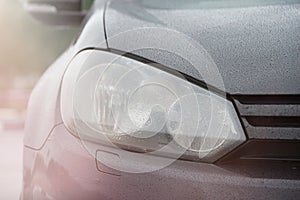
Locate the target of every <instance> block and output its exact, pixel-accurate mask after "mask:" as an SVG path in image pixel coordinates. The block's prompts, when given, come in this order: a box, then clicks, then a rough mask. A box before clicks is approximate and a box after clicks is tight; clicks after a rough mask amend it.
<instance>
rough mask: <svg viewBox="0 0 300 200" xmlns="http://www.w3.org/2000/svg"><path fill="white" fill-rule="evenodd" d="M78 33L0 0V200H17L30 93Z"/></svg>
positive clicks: (11, 0) (15, 0) (12, 0)
mask: <svg viewBox="0 0 300 200" xmlns="http://www.w3.org/2000/svg"><path fill="white" fill-rule="evenodd" d="M77 31H78V29H75V28H72V29H62V28H54V27H47V26H45V25H42V24H39V23H38V22H36V21H34V19H32V18H31V17H30V16H29V15H28V14H27V13H26V12H25V11H24V10H23V8H22V2H21V0H0V158H1V159H0V187H1V191H5V192H0V199H7V200H10V199H18V198H19V194H20V191H21V180H22V146H23V141H22V140H23V128H24V120H25V116H26V106H27V101H28V98H29V96H30V92H31V90H32V88H33V87H34V85H35V83H36V82H37V81H38V79H39V78H40V76H41V75H42V74H43V72H44V71H45V70H46V69H47V67H49V65H51V63H52V62H53V61H54V60H55V59H56V58H57V57H58V56H59V55H60V54H61V53H62V52H63V51H64V50H65V49H66V48H67V47H68V46H69V45H70V43H71V42H72V39H73V38H74V36H75V35H76V33H77Z"/></svg>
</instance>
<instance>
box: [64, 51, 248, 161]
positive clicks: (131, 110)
mask: <svg viewBox="0 0 300 200" xmlns="http://www.w3.org/2000/svg"><path fill="white" fill-rule="evenodd" d="M61 111H62V118H63V121H64V124H65V125H66V127H67V128H68V129H69V130H70V131H71V132H72V133H73V134H74V135H76V136H78V137H80V138H81V139H82V140H88V141H92V142H94V143H99V144H102V145H110V146H111V145H113V146H115V147H117V148H121V149H125V150H128V151H134V152H141V153H147V152H152V153H153V152H154V154H157V155H158V156H165V157H176V156H178V155H179V156H180V158H184V159H189V160H200V161H206V162H213V161H215V160H216V159H218V158H220V157H221V156H223V155H225V154H226V153H228V152H229V151H231V150H232V149H233V148H235V147H236V146H237V145H239V144H241V143H242V142H243V141H245V135H244V132H243V130H242V128H241V125H240V122H239V119H238V117H237V114H236V112H235V110H234V107H233V105H232V103H231V102H230V101H228V100H227V99H226V98H224V97H222V96H219V95H217V94H214V93H212V92H210V91H208V90H207V89H204V88H202V87H200V86H197V85H195V84H192V83H190V82H188V81H187V80H185V79H184V77H183V76H182V75H181V74H179V73H176V72H174V71H171V70H169V71H168V72H166V71H165V70H161V69H158V68H156V67H153V66H150V65H148V64H144V63H142V62H139V61H136V60H133V59H130V58H127V57H123V56H119V55H115V54H112V53H109V52H105V51H96V50H87V51H83V52H81V53H79V54H78V55H77V56H76V57H75V58H74V59H73V60H72V62H71V63H70V65H69V67H68V69H67V71H66V73H65V76H64V79H63V83H62V91H61ZM178 152H180V153H178Z"/></svg>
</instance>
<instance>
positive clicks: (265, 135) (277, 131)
mask: <svg viewBox="0 0 300 200" xmlns="http://www.w3.org/2000/svg"><path fill="white" fill-rule="evenodd" d="M272 99H274V101H272ZM234 102H235V104H236V107H237V109H238V111H239V113H240V116H241V118H242V123H243V124H244V126H245V129H246V132H247V134H248V137H249V138H250V139H293V140H294V139H297V140H300V95H292V96H287V95H284V96H280V95H279V96H275V95H272V96H258V95H255V96H235V97H234Z"/></svg>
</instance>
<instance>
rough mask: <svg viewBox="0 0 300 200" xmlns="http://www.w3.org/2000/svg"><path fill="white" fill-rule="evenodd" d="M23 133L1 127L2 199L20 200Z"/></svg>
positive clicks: (0, 192) (0, 175)
mask: <svg viewBox="0 0 300 200" xmlns="http://www.w3.org/2000/svg"><path fill="white" fill-rule="evenodd" d="M22 148H23V131H22V130H21V129H19V130H1V127H0V187H1V189H0V199H3V200H17V199H19V195H20V191H21V185H22V151H23V149H22Z"/></svg>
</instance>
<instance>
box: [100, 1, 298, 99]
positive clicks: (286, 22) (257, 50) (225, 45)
mask: <svg viewBox="0 0 300 200" xmlns="http://www.w3.org/2000/svg"><path fill="white" fill-rule="evenodd" d="M171 2H173V3H171ZM182 2H185V3H184V4H182ZM212 2H214V3H212ZM222 2H223V1H222ZM228 2H229V3H227V4H226V3H225V4H224V3H221V2H218V1H210V2H209V1H190V0H188V1H178V0H175V1H167V0H163V1H138V0H137V1H112V2H110V3H109V4H108V6H107V8H106V13H105V18H104V19H105V20H104V22H105V27H106V35H107V43H108V46H109V48H112V49H117V50H121V51H124V52H132V53H133V54H136V55H138V56H141V57H144V58H147V59H150V60H153V61H155V62H158V63H161V64H163V65H165V66H167V67H169V68H173V69H176V70H178V71H181V72H183V73H185V74H187V75H189V76H192V77H194V78H196V79H199V80H204V81H205V77H204V76H203V74H205V73H202V71H201V69H200V71H199V69H198V68H197V69H195V67H194V66H193V63H192V62H190V61H191V60H193V59H194V57H195V56H196V57H198V58H201V59H203V58H207V57H209V59H210V60H212V61H213V62H214V64H215V65H214V66H215V67H217V72H218V73H219V74H220V76H221V78H222V81H223V82H224V88H221V87H220V86H219V85H218V83H217V81H216V82H214V81H213V80H212V81H210V82H209V84H211V85H212V86H215V87H217V88H219V89H222V90H225V92H227V93H229V94H247V95H253V94H255V95H257V94H259V95H260V94H262V95H269V94H270V95H271V94H300V5H299V4H298V3H295V2H292V1H291V2H288V1H283V2H280V1H278V0H277V1H275V0H274V2H273V1H267V3H264V4H262V5H259V4H260V3H258V2H259V1H257V2H256V1H254V3H253V1H252V3H251V2H250V1H249V2H248V3H247V1H246V2H242V4H241V3H239V4H238V3H236V2H235V1H228ZM284 2H285V3H284ZM286 2H288V3H286ZM153 28H160V31H154V32H153V33H151V31H150V33H151V34H149V30H150V29H153ZM163 30H166V31H167V32H168V31H170V30H171V31H174V32H177V33H182V34H183V35H185V36H186V38H189V39H190V41H193V42H197V43H198V45H199V49H200V51H192V52H189V50H190V49H191V48H190V47H189V46H188V45H187V44H186V43H184V42H182V41H181V39H182V38H180V37H179V38H178V40H173V41H168V44H169V45H165V44H163V43H164V40H165V39H166V38H167V37H168V36H167V35H166V34H165V33H164V31H163ZM182 40H184V39H182ZM149 41H150V43H151V42H152V43H153V44H155V45H153V46H151V44H150V43H149ZM160 44H161V45H162V46H161V47H159V45H160ZM174 44H179V45H174ZM174 46H176V51H175V52H174ZM187 52H188V53H187ZM199 52H200V54H201V52H202V53H203V52H204V54H205V56H203V55H200V54H199ZM181 55H185V56H184V57H182V56H181ZM207 55H208V56H207ZM201 59H200V62H201ZM198 64H199V62H198ZM200 64H201V63H200ZM205 64H207V61H203V65H205ZM212 73H213V72H212Z"/></svg>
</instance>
